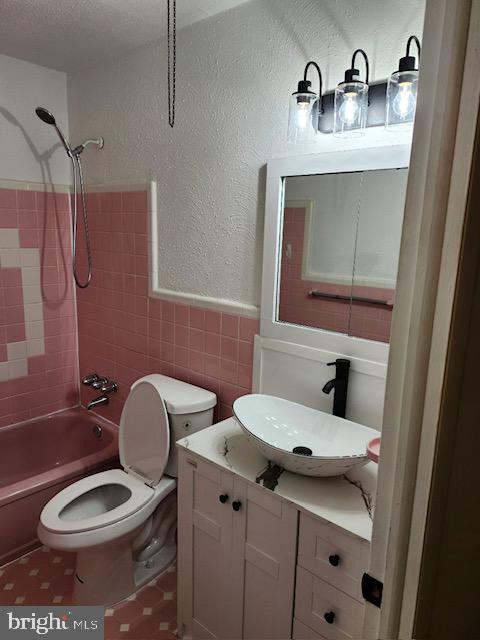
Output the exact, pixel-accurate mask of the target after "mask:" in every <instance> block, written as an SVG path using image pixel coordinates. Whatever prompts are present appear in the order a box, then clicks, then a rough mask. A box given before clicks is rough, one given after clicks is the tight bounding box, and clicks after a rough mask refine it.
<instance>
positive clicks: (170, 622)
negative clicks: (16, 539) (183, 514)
mask: <svg viewBox="0 0 480 640" xmlns="http://www.w3.org/2000/svg"><path fill="white" fill-rule="evenodd" d="M74 568H75V554H73V553H64V552H59V551H53V550H50V549H47V548H46V547H41V548H39V549H35V550H34V551H32V552H31V553H29V554H27V555H25V556H23V557H22V558H18V559H17V560H14V561H13V562H11V563H10V564H7V565H4V566H3V567H0V605H15V604H17V605H29V604H30V605H50V604H70V603H71V602H72V590H73V579H74V578H73V576H74ZM176 577H177V576H176V571H175V567H174V566H172V567H170V568H169V569H168V570H167V571H166V572H165V573H163V574H162V575H161V576H159V577H158V578H156V579H155V580H152V581H151V582H149V583H148V584H147V585H145V586H144V587H143V588H142V589H140V590H139V591H138V592H137V593H136V594H134V596H131V597H130V598H129V599H127V600H123V601H122V602H119V603H117V604H115V605H112V606H111V607H107V608H106V609H105V640H119V639H120V638H121V639H125V640H175V638H176V633H175V632H176V588H177V585H176Z"/></svg>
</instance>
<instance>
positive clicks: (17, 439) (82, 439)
mask: <svg viewBox="0 0 480 640" xmlns="http://www.w3.org/2000/svg"><path fill="white" fill-rule="evenodd" d="M98 427H100V429H98ZM100 430H101V431H100ZM100 432H101V435H100ZM99 436H100V437H99ZM118 466H119V462H118V433H117V428H116V427H115V426H114V425H112V424H110V423H109V422H106V421H105V420H102V419H101V418H99V417H98V416H93V415H92V414H89V413H88V412H87V411H86V410H85V409H83V408H81V407H77V408H75V409H67V410H66V411H61V412H59V413H55V414H52V415H50V416H46V417H44V418H39V419H37V420H33V421H28V422H24V423H22V424H18V425H13V426H11V427H5V428H3V429H0V565H2V564H4V563H5V562H9V561H10V560H13V559H14V558H17V557H19V556H20V555H22V554H23V553H26V552H27V551H29V550H30V549H33V548H34V547H35V546H38V545H39V541H38V540H37V524H38V519H39V516H40V512H41V511H42V509H43V507H44V505H45V504H46V503H47V502H48V501H49V500H50V498H51V497H52V496H54V495H55V494H56V493H58V492H59V491H60V490H61V489H63V488H64V487H66V486H67V485H69V484H72V482H75V481H76V480H79V479H80V478H82V477H84V476H86V475H90V474H92V473H97V472H98V471H102V470H105V469H111V468H114V467H118Z"/></svg>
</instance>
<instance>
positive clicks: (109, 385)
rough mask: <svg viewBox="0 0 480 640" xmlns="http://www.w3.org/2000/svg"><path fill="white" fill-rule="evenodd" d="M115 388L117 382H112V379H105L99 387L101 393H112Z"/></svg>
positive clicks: (116, 387)
mask: <svg viewBox="0 0 480 640" xmlns="http://www.w3.org/2000/svg"><path fill="white" fill-rule="evenodd" d="M117 389H118V385H117V383H116V382H113V381H112V380H109V381H107V382H106V383H105V384H104V385H102V386H101V387H100V391H101V392H102V393H112V392H115V391H116V390H117Z"/></svg>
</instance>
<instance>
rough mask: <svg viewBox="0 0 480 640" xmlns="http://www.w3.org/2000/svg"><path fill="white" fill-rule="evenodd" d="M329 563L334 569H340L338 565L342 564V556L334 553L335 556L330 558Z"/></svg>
mask: <svg viewBox="0 0 480 640" xmlns="http://www.w3.org/2000/svg"><path fill="white" fill-rule="evenodd" d="M328 561H329V563H330V564H331V565H332V567H338V565H339V564H340V556H339V555H338V553H334V554H333V555H331V556H328Z"/></svg>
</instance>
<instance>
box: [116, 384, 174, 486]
mask: <svg viewBox="0 0 480 640" xmlns="http://www.w3.org/2000/svg"><path fill="white" fill-rule="evenodd" d="M119 449H120V462H121V463H122V466H123V468H124V469H125V471H127V473H131V474H133V475H134V476H136V477H138V478H140V479H142V480H143V481H144V482H145V483H147V484H148V485H150V486H155V485H156V484H158V483H159V482H160V480H161V478H162V475H163V472H164V470H165V467H166V465H167V462H168V456H169V451H170V428H169V424H168V416H167V411H166V409H165V404H164V402H163V399H162V397H161V396H160V394H159V392H158V390H157V389H156V388H155V386H154V385H152V384H151V383H150V382H149V381H148V380H146V379H145V378H143V379H140V380H139V381H138V382H136V383H135V384H134V385H133V386H132V388H131V390H130V393H129V395H128V398H127V400H126V402H125V405H124V407H123V411H122V417H121V419H120V434H119Z"/></svg>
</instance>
